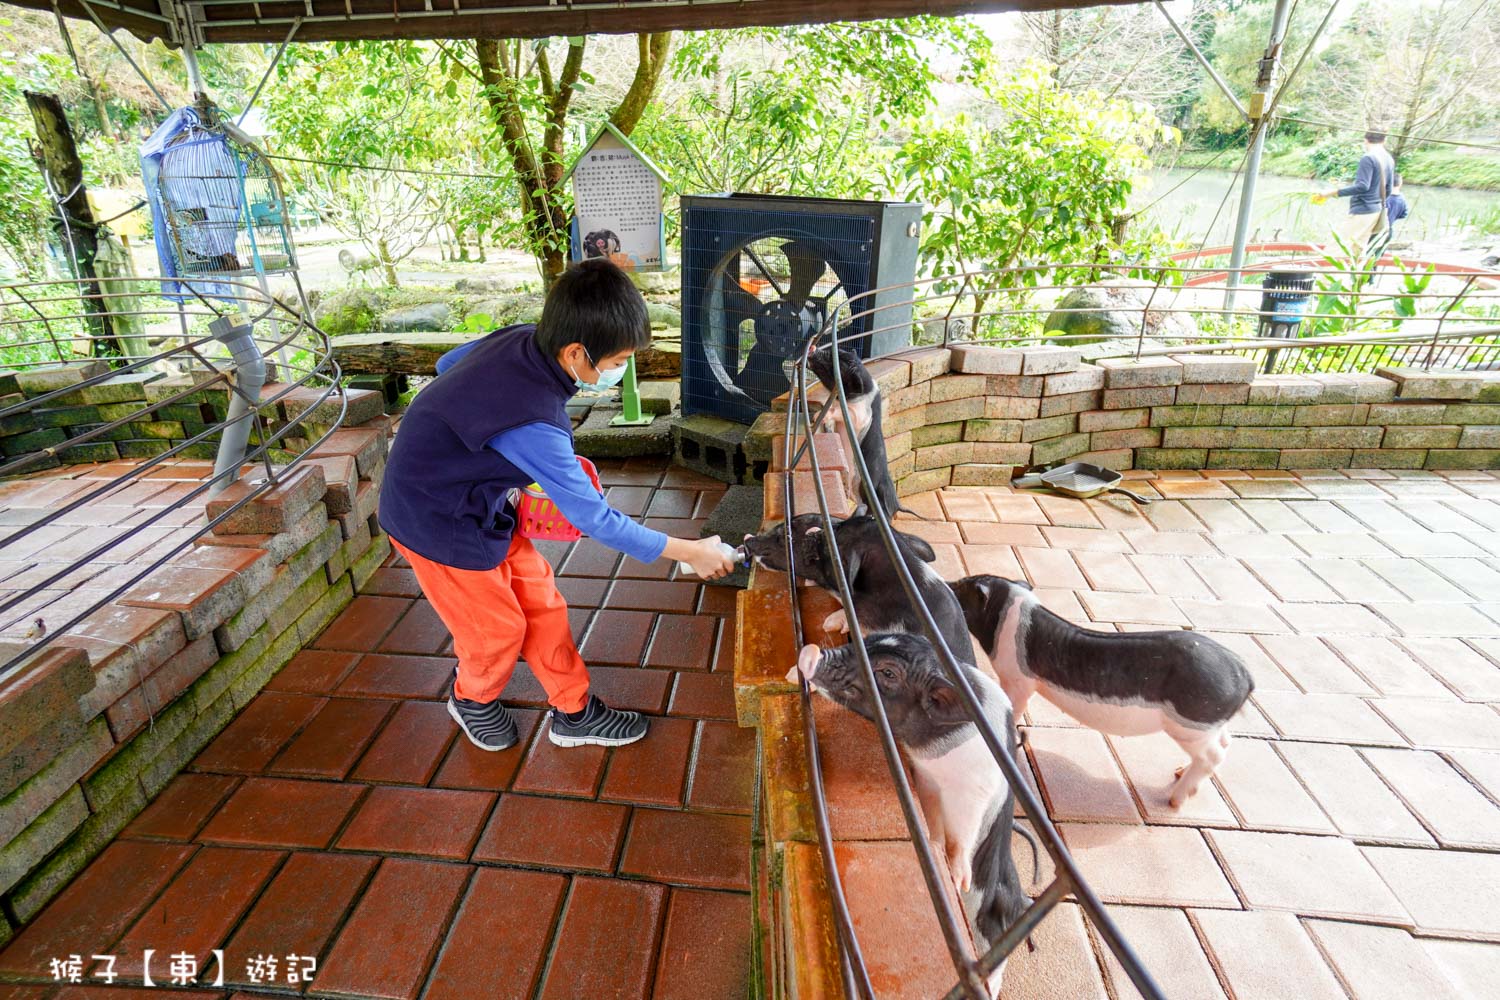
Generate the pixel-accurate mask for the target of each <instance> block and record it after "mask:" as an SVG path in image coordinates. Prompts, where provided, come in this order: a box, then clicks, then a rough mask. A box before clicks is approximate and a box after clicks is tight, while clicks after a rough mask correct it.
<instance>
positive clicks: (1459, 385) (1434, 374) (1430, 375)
mask: <svg viewBox="0 0 1500 1000" xmlns="http://www.w3.org/2000/svg"><path fill="white" fill-rule="evenodd" d="M1375 374H1376V375H1379V376H1381V377H1382V378H1387V379H1390V380H1391V381H1392V382H1395V383H1396V398H1397V399H1475V398H1476V397H1478V395H1479V392H1480V390H1481V389H1483V388H1484V387H1485V383H1486V382H1487V381H1489V379H1488V378H1487V377H1486V375H1485V374H1484V373H1481V372H1459V371H1445V370H1442V369H1436V370H1433V371H1423V370H1422V369H1421V368H1391V367H1384V366H1382V367H1379V368H1376V369H1375Z"/></svg>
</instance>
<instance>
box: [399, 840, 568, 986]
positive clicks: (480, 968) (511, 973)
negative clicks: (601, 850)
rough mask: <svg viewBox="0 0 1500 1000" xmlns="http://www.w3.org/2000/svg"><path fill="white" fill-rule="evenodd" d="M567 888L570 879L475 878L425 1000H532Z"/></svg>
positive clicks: (491, 873)
mask: <svg viewBox="0 0 1500 1000" xmlns="http://www.w3.org/2000/svg"><path fill="white" fill-rule="evenodd" d="M567 888H568V882H567V879H566V878H564V877H563V876H561V875H553V874H548V873H545V872H526V871H514V870H509V869H504V868H481V869H479V871H477V872H475V873H474V878H473V880H472V882H471V883H470V885H469V891H468V893H467V894H466V895H465V896H464V899H463V902H462V903H461V904H460V906H459V911H458V916H457V917H455V918H454V921H453V926H452V928H451V929H450V930H449V932H448V942H447V944H446V945H445V946H444V947H443V951H442V954H441V955H439V956H438V960H437V963H436V964H435V965H434V967H433V970H432V978H431V980H430V981H429V983H428V985H427V989H426V992H424V993H423V997H424V998H425V1000H468V998H470V997H485V998H487V1000H529V998H530V997H531V996H532V995H533V994H534V992H535V990H536V986H537V982H538V979H539V978H540V977H541V974H542V968H543V966H544V965H545V963H546V958H547V944H548V941H549V939H550V938H551V936H552V929H553V927H554V926H555V924H556V922H557V914H558V911H559V910H560V909H561V908H562V901H563V895H564V894H565V893H566V892H567Z"/></svg>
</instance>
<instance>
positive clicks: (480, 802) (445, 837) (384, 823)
mask: <svg viewBox="0 0 1500 1000" xmlns="http://www.w3.org/2000/svg"><path fill="white" fill-rule="evenodd" d="M494 804H495V796H494V795H493V794H492V793H490V792H467V791H456V790H454V789H448V788H392V787H388V786H382V787H376V788H372V789H370V793H369V794H368V795H366V796H365V798H364V801H363V802H361V803H360V806H359V810H358V811H357V812H356V813H355V814H354V817H353V818H352V819H351V820H350V821H349V825H348V826H346V827H345V828H344V832H343V833H342V834H340V835H339V839H338V841H337V843H335V844H334V846H335V847H337V848H339V849H341V850H346V851H370V852H374V853H378V854H415V855H418V856H421V857H427V858H446V859H449V860H454V861H461V860H463V859H464V858H467V857H468V856H469V851H470V849H471V848H472V847H473V845H474V841H475V840H476V839H477V838H478V836H479V829H480V827H481V826H482V825H483V823H484V821H485V818H486V817H487V816H489V813H490V809H491V807H492V806H494Z"/></svg>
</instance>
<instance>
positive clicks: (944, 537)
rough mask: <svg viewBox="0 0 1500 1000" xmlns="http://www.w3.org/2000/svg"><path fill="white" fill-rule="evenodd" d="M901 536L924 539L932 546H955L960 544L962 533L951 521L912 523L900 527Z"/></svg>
mask: <svg viewBox="0 0 1500 1000" xmlns="http://www.w3.org/2000/svg"><path fill="white" fill-rule="evenodd" d="M901 532H902V534H906V535H915V536H917V537H918V538H924V539H926V540H927V541H928V542H931V543H932V544H933V545H943V544H950V545H956V544H958V543H959V542H962V541H963V540H964V539H963V532H961V531H960V530H959V527H958V524H957V523H955V522H953V521H913V522H911V523H909V524H903V525H902V526H901Z"/></svg>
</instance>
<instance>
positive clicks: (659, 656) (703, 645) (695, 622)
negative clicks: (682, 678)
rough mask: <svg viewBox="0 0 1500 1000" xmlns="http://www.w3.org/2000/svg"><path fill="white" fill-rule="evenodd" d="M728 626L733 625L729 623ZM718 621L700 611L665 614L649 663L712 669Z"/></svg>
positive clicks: (666, 667)
mask: <svg viewBox="0 0 1500 1000" xmlns="http://www.w3.org/2000/svg"><path fill="white" fill-rule="evenodd" d="M724 627H725V628H730V629H732V628H733V625H726V626H724ZM718 628H719V623H718V622H716V621H714V620H713V619H712V618H708V617H704V616H700V615H662V616H661V617H660V618H659V619H657V622H656V631H655V633H654V634H653V635H652V637H651V647H650V649H648V650H647V651H646V666H648V667H660V668H665V669H671V670H709V669H712V667H713V659H714V644H715V639H716V636H717V635H718V631H717V630H718Z"/></svg>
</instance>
